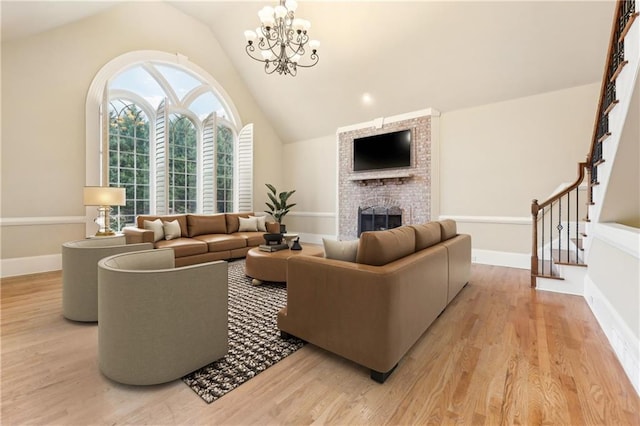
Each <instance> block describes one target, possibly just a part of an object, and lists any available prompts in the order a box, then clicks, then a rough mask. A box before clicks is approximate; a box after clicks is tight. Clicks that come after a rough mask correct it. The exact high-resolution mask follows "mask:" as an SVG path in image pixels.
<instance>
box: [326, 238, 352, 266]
mask: <svg viewBox="0 0 640 426" xmlns="http://www.w3.org/2000/svg"><path fill="white" fill-rule="evenodd" d="M322 244H323V245H324V257H326V258H327V259H335V260H344V261H347V262H355V261H356V256H357V255H358V240H351V241H335V240H328V239H326V238H323V239H322Z"/></svg>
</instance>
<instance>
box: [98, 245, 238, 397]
mask: <svg viewBox="0 0 640 426" xmlns="http://www.w3.org/2000/svg"><path fill="white" fill-rule="evenodd" d="M227 268H228V267H227V262H225V261H215V262H210V263H201V264H197V265H190V266H184V267H180V268H175V259H174V255H173V250H172V249H169V248H167V249H155V250H147V251H139V252H135V253H125V254H119V255H115V256H111V257H108V258H106V259H102V260H101V261H100V262H99V263H98V301H99V308H98V357H99V364H100V370H101V371H102V373H103V374H104V375H105V376H107V377H109V378H111V379H113V380H115V381H117V382H120V383H125V384H130V385H152V384H158V383H164V382H169V381H171V380H175V379H177V378H180V377H182V376H184V375H186V374H188V373H190V372H192V371H194V370H197V369H198V368H200V367H204V366H205V365H207V364H210V363H212V362H213V361H216V360H218V359H220V358H222V357H223V356H224V355H225V354H226V353H227V350H228V325H227V323H228V316H227V313H228V306H227V295H228V283H227Z"/></svg>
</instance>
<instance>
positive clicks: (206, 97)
mask: <svg viewBox="0 0 640 426" xmlns="http://www.w3.org/2000/svg"><path fill="white" fill-rule="evenodd" d="M187 107H188V108H189V110H191V111H193V112H194V113H195V114H196V115H197V116H198V118H200V120H204V119H205V118H207V117H208V116H209V115H210V114H211V113H212V112H213V113H214V114H215V115H217V116H218V117H221V118H225V119H228V116H227V112H226V111H225V109H224V107H223V106H222V104H221V103H220V101H219V100H218V98H217V97H215V96H214V94H213V92H211V91H208V92H205V93H203V94H202V95H200V96H198V97H197V98H196V99H195V100H194V101H193V102H191V104H190V105H188V106H187Z"/></svg>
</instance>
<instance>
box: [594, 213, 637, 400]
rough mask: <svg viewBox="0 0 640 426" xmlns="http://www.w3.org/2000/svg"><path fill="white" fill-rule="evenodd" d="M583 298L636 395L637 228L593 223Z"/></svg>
mask: <svg viewBox="0 0 640 426" xmlns="http://www.w3.org/2000/svg"><path fill="white" fill-rule="evenodd" d="M589 232H590V233H591V234H592V236H593V241H592V243H591V248H590V250H589V258H588V264H589V268H588V272H587V277H586V279H585V292H584V297H585V299H586V300H587V303H588V304H589V306H590V307H591V310H592V311H593V314H594V315H595V317H596V319H597V320H598V323H599V324H600V327H602V331H604V333H605V334H606V336H607V338H608V339H609V342H610V343H611V347H612V348H613V350H614V351H615V353H616V355H617V357H618V359H619V360H620V363H621V364H622V367H623V368H624V370H625V371H626V372H627V375H628V376H629V378H630V380H631V382H632V384H633V386H634V387H635V389H636V391H637V392H638V394H639V395H640V311H639V310H638V306H640V229H638V228H631V227H627V226H624V225H620V224H615V223H606V224H600V223H599V224H595V225H594V227H593V228H592V229H591V230H590V231H589Z"/></svg>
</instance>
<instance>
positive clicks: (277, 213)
mask: <svg viewBox="0 0 640 426" xmlns="http://www.w3.org/2000/svg"><path fill="white" fill-rule="evenodd" d="M265 185H266V187H267V188H269V192H267V196H268V197H269V200H270V201H271V202H270V203H268V202H267V203H265V204H266V205H267V207H269V210H265V213H269V214H270V215H271V216H273V218H274V219H275V220H276V222H278V223H279V224H280V233H281V234H284V233H285V232H287V227H286V225H284V224H283V223H282V218H284V217H285V216H286V214H287V213H289V210H291V208H292V207H293V206H295V205H296V204H295V203H294V204H287V201H288V200H289V197H291V196H292V195H293V193H294V192H296V190H295V189H294V190H293V191H284V192H281V193H279V194H278V191H276V188H275V186H273V185H271V184H269V183H265Z"/></svg>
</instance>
